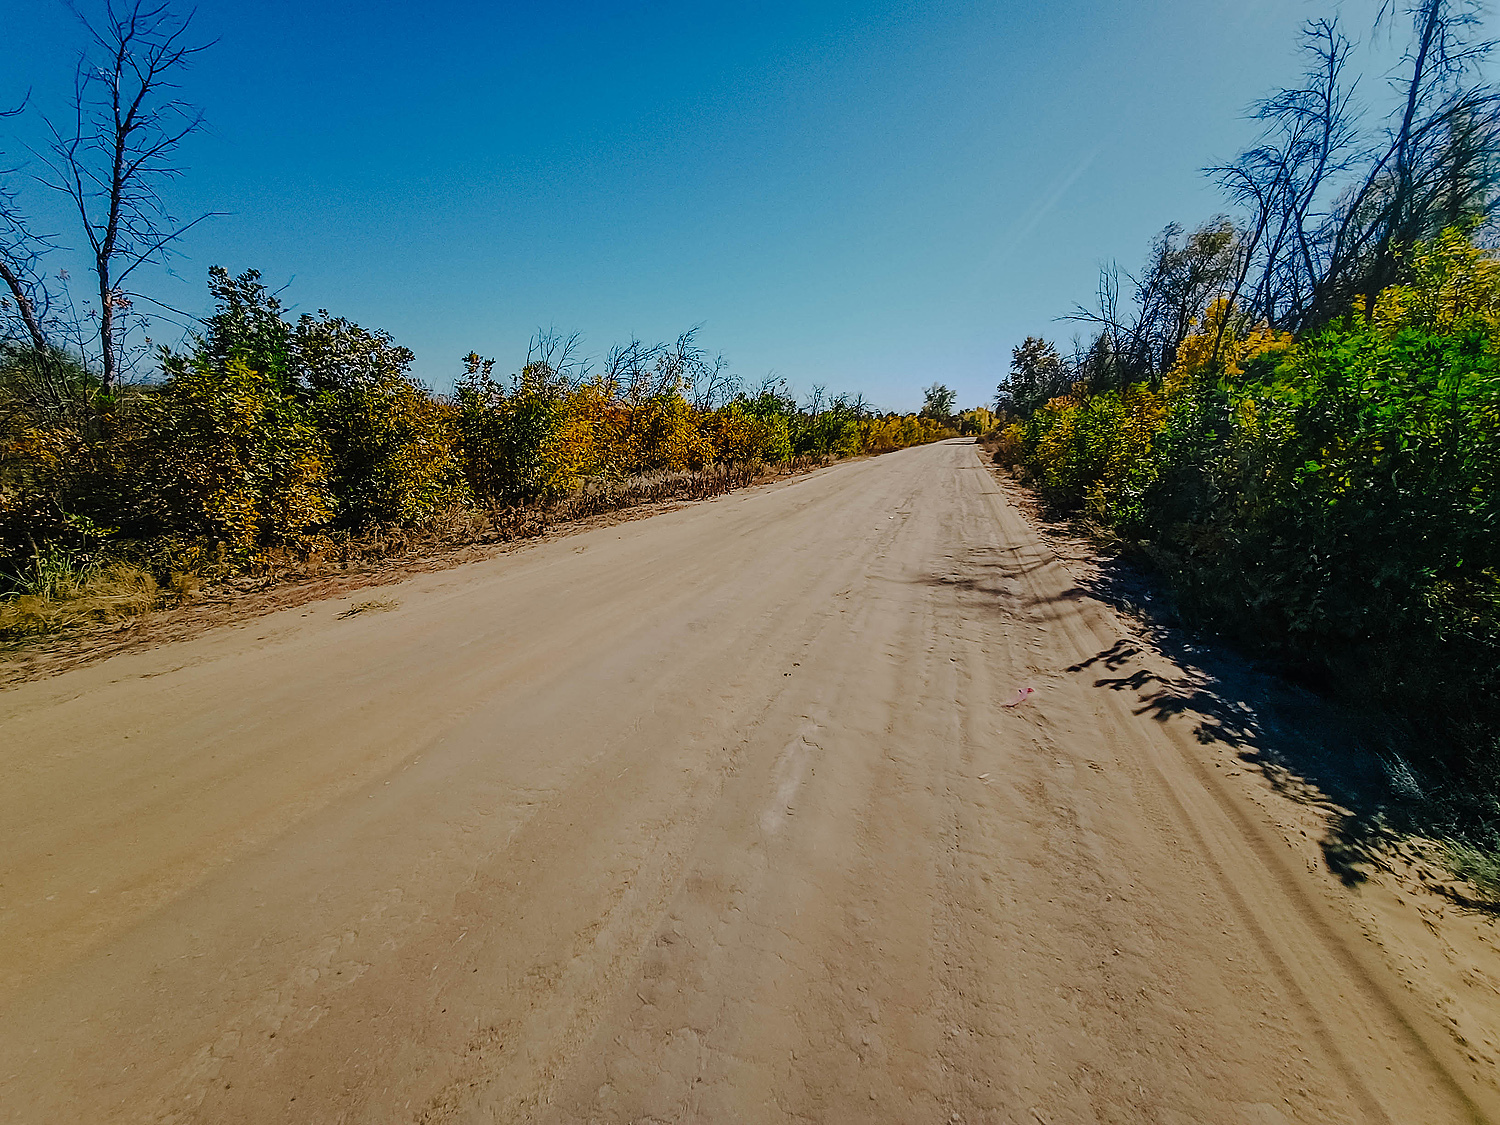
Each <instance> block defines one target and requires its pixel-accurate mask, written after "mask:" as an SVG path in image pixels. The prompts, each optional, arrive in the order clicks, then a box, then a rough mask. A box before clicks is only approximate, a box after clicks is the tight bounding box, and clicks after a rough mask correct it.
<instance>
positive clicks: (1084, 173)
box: [0, 0, 1374, 409]
mask: <svg viewBox="0 0 1500 1125" xmlns="http://www.w3.org/2000/svg"><path fill="white" fill-rule="evenodd" d="M80 2H81V3H82V5H83V7H84V8H85V10H89V8H90V4H91V0H80ZM3 6H4V9H5V10H4V14H3V20H4V26H5V32H4V35H3V36H0V103H3V102H5V101H13V100H14V97H15V95H16V94H17V93H20V92H23V91H24V90H25V89H26V88H27V87H30V88H31V89H32V91H33V97H34V99H35V102H36V104H37V105H38V106H39V107H41V108H43V109H45V110H49V111H54V112H55V111H56V110H57V108H58V107H59V106H60V105H61V104H62V99H63V98H64V97H65V96H66V94H67V92H68V90H69V85H70V78H71V66H72V64H71V58H72V55H73V52H74V51H75V50H76V49H77V47H78V45H79V44H80V42H81V36H80V33H79V30H78V28H77V27H76V24H75V22H74V20H73V17H72V16H71V15H70V14H69V13H68V12H67V10H66V9H65V8H64V6H63V5H62V4H61V3H59V2H57V0H30V2H28V3H22V2H21V0H6V2H5V3H4V5H3ZM1336 6H1337V5H1335V4H1334V3H1333V0H1326V2H1321V3H1315V2H1312V0H1164V2H1152V3H1142V2H1129V0H1126V2H1122V0H1077V2H1072V3H1006V2H992V3H957V2H947V0H930V2H926V3H911V4H897V3H865V4H851V3H823V4H818V3H798V4H775V3H766V4H757V5H744V6H731V5H714V4H689V3H678V2H665V0H657V2H621V3H588V4H583V3H580V4H574V5H563V4H559V5H541V4H524V5H509V4H498V3H497V4H478V3H476V4H456V3H440V2H429V3H426V4H421V5H416V4H390V3H378V2H376V3H362V4H353V3H319V4H308V3H305V2H299V3H286V2H282V0H270V2H256V3H226V2H224V0H203V2H202V3H200V5H199V11H198V16H197V26H198V28H199V31H200V33H201V34H202V35H203V36H204V37H206V38H217V39H218V40H219V42H218V45H217V46H215V47H214V48H212V50H211V51H209V52H208V53H206V54H205V55H203V56H200V60H199V63H198V65H197V66H196V68H195V69H194V70H193V71H192V72H191V73H190V74H189V76H188V78H187V81H186V83H185V89H184V93H185V95H186V96H187V97H189V98H191V99H192V100H194V101H196V102H197V103H199V104H200V105H202V106H203V107H204V109H205V110H206V112H207V114H208V116H209V119H210V122H211V126H212V128H211V130H210V131H209V132H207V133H205V134H203V135H201V136H199V137H197V138H195V139H194V140H193V141H192V142H191V144H190V146H189V148H188V151H187V153H186V160H185V163H187V164H188V166H189V168H190V171H189V174H188V175H187V176H186V177H184V178H183V179H182V180H181V181H180V182H179V183H178V184H176V185H175V186H174V187H173V188H172V189H171V193H170V195H171V198H172V200H173V203H174V206H175V208H176V209H177V211H178V212H179V213H190V212H193V211H195V210H200V209H202V210H207V209H212V210H218V211H227V212H229V213H230V214H229V215H228V217H225V218H221V219H217V220H214V221H212V222H211V223H209V224H207V225H205V226H203V227H202V228H200V229H199V230H198V231H195V232H194V233H193V234H192V235H191V237H190V238H189V239H188V240H187V242H186V243H185V244H184V245H183V247H182V251H183V254H182V256H181V257H179V258H178V259H177V260H176V261H175V262H174V264H173V269H174V271H175V276H165V275H158V276H157V277H156V278H155V279H153V280H151V281H150V282H149V284H148V286H147V287H148V289H149V291H151V292H152V293H154V294H156V295H159V296H161V297H162V298H163V299H166V300H169V301H171V302H173V303H175V304H177V305H179V306H181V307H185V308H188V309H190V310H193V311H203V310H204V309H205V308H206V304H207V301H206V292H205V288H204V280H205V277H206V271H207V269H208V267H209V266H210V265H214V264H222V265H225V266H227V267H229V268H230V269H231V270H233V271H236V272H237V271H239V270H242V269H244V268H246V267H250V266H254V267H257V268H259V269H260V270H261V271H262V272H263V274H264V275H265V277H266V279H267V280H268V281H269V282H271V283H272V284H273V285H281V284H283V283H285V282H288V281H290V282H291V284H290V287H289V288H288V290H287V291H286V293H285V295H284V296H285V299H286V300H287V301H288V302H289V303H290V304H292V305H294V306H296V307H298V308H299V309H301V310H305V311H311V310H315V309H318V308H327V309H329V310H330V311H332V312H333V313H335V314H338V315H343V316H347V317H350V318H351V319H354V320H356V321H359V322H360V323H363V324H366V325H370V326H379V327H383V328H386V329H389V330H390V331H391V332H392V333H394V334H395V336H396V338H397V339H398V340H399V341H401V342H402V343H404V344H406V345H407V346H408V347H411V348H412V349H413V350H414V351H415V352H416V354H417V372H418V374H419V375H421V376H422V377H423V378H424V379H425V380H426V381H427V382H428V383H430V384H431V385H433V386H435V387H437V388H439V389H446V388H447V387H448V386H449V385H451V380H452V378H453V375H454V374H455V373H456V372H457V370H458V369H459V366H460V364H459V357H460V356H461V355H463V354H464V353H466V352H468V351H469V350H471V349H475V350H478V351H480V352H481V353H483V354H486V355H492V356H495V357H497V358H498V359H499V361H500V365H501V366H502V367H504V368H505V369H507V370H513V369H514V368H515V367H516V366H518V365H519V363H520V360H521V357H522V356H523V355H524V352H525V345H526V340H527V338H528V336H529V335H530V334H531V332H533V331H534V330H535V329H536V328H537V327H539V326H547V325H555V326H556V327H558V328H559V329H563V330H568V331H571V330H578V331H581V332H583V333H584V334H585V338H586V345H587V347H588V348H589V349H590V350H592V351H594V352H596V353H597V352H602V351H604V350H605V349H606V348H608V346H609V345H610V344H611V343H613V342H615V341H617V340H620V339H623V338H625V337H627V336H628V335H630V334H631V333H636V334H639V335H641V336H643V337H647V338H662V337H669V336H672V335H675V334H676V333H677V332H678V331H680V330H681V329H683V328H685V327H688V326H690V325H693V324H696V323H699V322H702V323H703V324H704V329H703V340H704V342H705V343H707V344H708V345H709V346H710V347H712V348H715V349H720V350H723V351H724V352H725V353H727V355H728V356H729V358H730V359H731V360H732V361H733V363H734V365H735V367H736V369H737V370H738V371H740V372H741V373H742V374H744V375H745V376H746V377H747V378H751V379H755V378H759V377H760V376H762V375H764V374H765V373H766V372H768V371H771V370H774V371H775V372H777V373H778V374H781V375H784V376H785V377H787V378H788V379H789V380H790V381H791V382H792V383H793V384H794V386H796V387H797V388H799V389H801V390H804V391H805V390H806V389H807V388H808V387H810V386H811V385H812V384H814V383H825V384H827V385H828V386H829V388H830V389H831V390H860V391H863V392H864V393H865V394H866V395H867V396H868V397H869V398H871V399H872V400H873V401H874V402H875V403H876V404H877V405H879V406H881V407H884V408H892V409H913V408H915V407H917V406H918V405H919V404H920V401H921V392H920V388H921V387H922V386H923V385H924V384H926V383H929V382H931V381H933V380H942V381H944V382H947V383H949V384H950V385H951V386H954V387H956V388H957V389H958V391H959V402H960V405H961V406H968V405H974V404H978V403H981V402H984V401H987V400H988V399H989V398H990V397H991V396H992V395H993V391H994V386H995V383H996V381H997V379H998V378H999V377H1000V376H1001V375H1002V374H1003V372H1004V370H1005V368H1006V366H1007V364H1008V361H1009V355H1010V349H1011V347H1012V346H1013V345H1014V344H1016V343H1017V342H1019V341H1020V340H1021V339H1022V338H1023V337H1024V336H1026V335H1028V334H1032V333H1042V334H1046V335H1049V336H1056V337H1060V338H1066V337H1067V336H1069V335H1071V333H1072V331H1073V326H1071V325H1069V324H1060V323H1055V322H1054V318H1055V317H1057V316H1058V315H1059V314H1062V313H1064V312H1066V311H1067V310H1068V309H1069V308H1070V307H1071V306H1072V305H1073V304H1074V303H1075V302H1077V301H1086V300H1088V299H1089V297H1090V295H1091V293H1092V291H1093V288H1094V281H1095V275H1096V272H1097V268H1098V265H1099V263H1100V262H1101V261H1103V260H1105V259H1109V258H1118V259H1120V260H1121V262H1122V264H1125V265H1127V266H1133V265H1135V264H1136V263H1137V262H1139V261H1140V260H1141V258H1142V257H1143V256H1144V254H1145V252H1146V249H1147V245H1148V243H1149V240H1150V238H1151V236H1152V234H1153V233H1154V232H1155V231H1157V230H1158V229H1160V228H1161V227H1162V226H1163V225H1164V224H1165V223H1166V222H1168V221H1169V220H1172V219H1178V220H1181V221H1183V222H1185V223H1188V224H1192V223H1195V222H1197V221H1200V220H1202V219H1205V218H1207V217H1209V216H1211V215H1212V214H1214V213H1215V212H1217V211H1220V210H1222V209H1223V206H1224V205H1223V202H1222V200H1221V199H1220V198H1219V196H1218V195H1217V193H1216V192H1215V190H1214V189H1213V187H1212V186H1211V185H1210V184H1209V183H1207V182H1206V181H1205V179H1204V178H1203V176H1202V175H1201V174H1200V171H1199V169H1200V168H1201V167H1202V166H1204V165H1206V164H1209V163H1211V162H1213V161H1216V160H1220V159H1223V158H1226V157H1228V156H1231V155H1232V154H1233V153H1234V152H1235V151H1236V149H1237V148H1238V147H1239V146H1240V145H1241V144H1242V143H1243V142H1244V141H1245V140H1246V139H1247V137H1248V136H1249V135H1250V127H1249V125H1248V124H1247V123H1246V122H1245V121H1244V120H1243V113H1244V110H1245V108H1246V107H1247V105H1248V104H1249V103H1250V102H1251V101H1252V100H1253V99H1254V98H1256V97H1258V96H1260V95H1261V94H1263V93H1265V92H1266V91H1267V90H1268V89H1269V88H1270V87H1271V86H1273V85H1276V84H1278V83H1279V82H1281V81H1283V80H1285V79H1287V78H1289V77H1290V76H1291V75H1292V74H1294V73H1295V71H1296V70H1297V68H1298V62H1297V60H1296V58H1295V51H1294V48H1295V35H1296V31H1297V28H1298V26H1299V24H1300V22H1301V21H1302V20H1303V19H1305V18H1307V17H1310V16H1316V15H1323V14H1327V13H1329V12H1330V10H1332V9H1333V8H1334V7H1336ZM1342 7H1343V10H1344V16H1345V19H1346V21H1347V23H1348V25H1349V30H1350V31H1351V32H1352V33H1354V34H1356V35H1359V36H1360V37H1362V38H1364V37H1368V32H1369V27H1368V25H1369V21H1370V19H1371V18H1372V16H1373V12H1374V4H1373V2H1356V0H1347V2H1346V3H1344V4H1343V5H1342ZM1373 92H1374V91H1372V93H1373ZM6 124H11V125H14V129H13V132H20V133H22V134H25V135H29V136H33V137H34V136H35V133H34V131H33V130H34V126H35V122H32V123H30V124H26V123H22V124H15V123H6ZM5 147H6V148H7V149H9V150H11V151H12V152H14V151H15V147H16V146H15V144H14V143H13V142H9V143H6V145H5ZM28 196H29V198H30V200H31V201H32V202H33V204H34V206H35V209H36V210H39V211H45V210H46V209H47V208H48V207H51V206H52V205H51V204H50V203H48V202H47V201H45V200H44V199H43V198H42V197H41V195H40V193H39V192H38V191H29V192H28ZM49 222H50V224H51V225H52V226H53V227H55V228H56V229H61V230H62V231H63V232H64V234H67V233H68V232H67V228H66V227H65V226H63V225H62V220H60V219H55V218H53V219H49Z"/></svg>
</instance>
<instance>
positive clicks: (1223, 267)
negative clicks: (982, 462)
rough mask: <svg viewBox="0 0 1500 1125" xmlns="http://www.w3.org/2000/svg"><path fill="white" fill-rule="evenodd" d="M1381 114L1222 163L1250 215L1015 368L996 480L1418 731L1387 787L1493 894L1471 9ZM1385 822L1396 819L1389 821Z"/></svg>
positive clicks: (1113, 286) (1496, 324)
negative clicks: (1135, 554)
mask: <svg viewBox="0 0 1500 1125" xmlns="http://www.w3.org/2000/svg"><path fill="white" fill-rule="evenodd" d="M1398 18H1399V19H1406V20H1409V29H1410V40H1409V45H1408V48H1407V51H1406V54H1405V58H1404V60H1403V62H1402V64H1401V67H1400V70H1399V71H1398V72H1397V73H1396V74H1394V75H1391V76H1387V77H1388V78H1389V82H1388V83H1387V84H1385V85H1384V86H1382V84H1381V80H1380V77H1379V76H1369V77H1367V78H1365V80H1364V81H1363V82H1360V83H1359V91H1360V93H1361V95H1374V94H1376V93H1377V92H1378V91H1380V90H1381V89H1387V90H1390V91H1391V92H1392V93H1393V95H1394V97H1393V101H1392V104H1391V106H1390V107H1389V112H1388V113H1387V114H1385V115H1384V116H1379V115H1378V113H1377V110H1378V107H1372V108H1370V109H1367V110H1365V111H1364V112H1361V109H1360V106H1359V103H1358V102H1357V101H1356V98H1355V93H1354V92H1355V86H1356V79H1357V76H1355V75H1352V74H1350V73H1349V65H1350V59H1351V57H1352V54H1353V46H1352V44H1351V42H1350V40H1349V39H1348V38H1346V36H1345V33H1344V31H1343V30H1342V29H1341V27H1340V25H1339V23H1338V21H1336V20H1318V21H1313V22H1311V23H1309V24H1308V25H1307V27H1306V30H1305V34H1304V41H1303V48H1304V50H1305V53H1306V58H1307V60H1308V67H1307V71H1306V76H1305V81H1304V82H1302V83H1301V84H1299V85H1297V86H1295V87H1294V88H1289V89H1284V90H1280V91H1277V92H1276V93H1274V94H1273V95H1271V96H1270V97H1269V98H1267V99H1266V100H1265V101H1263V102H1261V103H1259V104H1258V105H1257V106H1256V108H1255V110H1254V116H1255V118H1256V119H1258V120H1259V121H1260V122H1261V123H1262V125H1263V126H1264V132H1263V134H1262V136H1261V137H1260V139H1259V141H1258V142H1257V143H1256V144H1255V145H1254V146H1252V147H1251V148H1250V149H1249V150H1248V151H1246V152H1245V153H1243V154H1241V155H1240V156H1239V157H1238V158H1236V159H1235V160H1233V161H1232V162H1230V163H1228V164H1226V165H1224V166H1222V167H1219V168H1215V169H1212V170H1211V173H1212V174H1213V175H1214V176H1215V177H1216V178H1217V180H1218V181H1219V182H1220V183H1221V185H1222V186H1223V187H1224V188H1225V190H1226V191H1227V193H1228V195H1229V197H1230V199H1231V200H1232V202H1233V204H1234V206H1235V210H1234V212H1233V213H1232V214H1231V215H1230V216H1220V217H1218V218H1215V219H1213V220H1212V221H1210V222H1208V223H1206V224H1204V225H1202V226H1200V227H1199V228H1198V229H1196V230H1194V231H1192V232H1190V233H1185V232H1184V230H1183V228H1181V227H1178V226H1176V225H1173V226H1170V227H1168V228H1167V229H1166V230H1165V231H1164V232H1163V233H1162V234H1161V236H1160V237H1159V238H1158V239H1157V241H1156V243H1155V245H1154V246H1153V247H1152V248H1151V253H1150V256H1149V258H1148V261H1147V263H1146V265H1145V267H1144V268H1143V269H1142V270H1141V271H1140V272H1139V274H1138V275H1123V276H1122V275H1121V273H1120V272H1119V271H1118V270H1117V269H1115V268H1113V267H1110V268H1107V269H1106V270H1104V271H1103V273H1102V276H1101V278H1100V283H1099V295H1098V302H1097V304H1096V305H1095V306H1094V307H1092V308H1079V309H1077V310H1075V311H1074V312H1073V314H1072V315H1071V317H1069V318H1068V319H1072V320H1074V321H1076V322H1081V323H1084V324H1086V325H1088V326H1089V329H1090V331H1089V333H1088V334H1087V335H1086V336H1085V337H1082V338H1075V340H1074V344H1073V347H1072V348H1071V349H1070V352H1071V354H1066V355H1065V354H1062V353H1061V352H1060V351H1059V350H1058V348H1057V347H1056V346H1054V345H1053V344H1052V343H1050V342H1048V341H1046V340H1044V339H1042V338H1040V337H1033V338H1030V339H1028V340H1026V341H1025V342H1024V343H1023V344H1021V345H1020V346H1018V347H1017V348H1016V349H1015V351H1014V354H1013V361H1012V367H1011V371H1010V374H1009V377H1008V378H1007V379H1006V380H1005V381H1004V382H1003V383H1002V384H1001V385H1000V388H999V393H998V399H997V403H996V409H997V412H999V413H1000V414H1001V415H1002V416H1003V417H1002V418H1001V420H1000V421H999V423H998V424H997V425H996V426H995V427H993V428H992V429H991V430H990V431H989V436H988V439H987V444H988V445H989V447H990V448H991V449H993V450H994V451H995V454H994V455H995V459H996V461H998V462H1000V463H1002V464H1005V465H1009V466H1011V467H1013V468H1014V469H1015V470H1016V471H1017V473H1018V474H1019V475H1020V476H1021V477H1022V478H1023V479H1024V480H1026V481H1028V482H1030V483H1031V484H1032V485H1034V486H1035V487H1036V488H1037V489H1038V490H1039V492H1040V493H1041V495H1042V496H1043V497H1044V498H1045V499H1046V500H1047V501H1048V502H1049V503H1050V504H1051V505H1053V506H1054V507H1055V508H1056V509H1058V510H1061V511H1065V512H1073V513H1077V514H1078V515H1079V516H1080V517H1082V518H1085V519H1086V520H1088V521H1090V522H1091V523H1092V524H1093V525H1094V526H1095V527H1096V528H1098V529H1100V530H1103V531H1106V532H1107V533H1108V534H1110V535H1112V536H1114V537H1118V538H1120V539H1123V540H1125V541H1126V542H1128V543H1130V544H1133V545H1135V546H1136V547H1138V548H1139V550H1140V551H1141V552H1142V553H1144V554H1145V555H1146V556H1149V558H1150V560H1151V561H1152V562H1153V563H1154V564H1155V565H1156V566H1157V567H1158V568H1159V569H1160V570H1161V571H1162V572H1164V573H1165V574H1166V575H1167V576H1169V577H1170V579H1171V581H1172V583H1173V585H1174V586H1175V589H1176V592H1177V598H1178V602H1179V605H1180V607H1181V609H1182V611H1183V612H1184V614H1185V615H1186V616H1188V617H1189V619H1192V620H1196V621H1197V622H1199V623H1201V624H1205V625H1208V626H1211V627H1212V628H1214V629H1215V630H1217V631H1219V632H1221V633H1223V634H1226V635H1228V636H1230V637H1232V638H1234V639H1235V640H1236V641H1238V642H1240V643H1241V644H1242V645H1245V646H1247V647H1249V648H1251V649H1252V650H1254V651H1257V652H1260V653H1262V654H1266V655H1269V656H1271V657H1273V658H1275V659H1276V660H1277V661H1278V662H1279V663H1280V664H1281V666H1283V667H1284V668H1287V669H1289V670H1291V671H1292V672H1293V673H1295V674H1297V675H1298V676H1300V677H1301V678H1302V679H1304V680H1305V681H1310V682H1313V683H1315V684H1316V685H1317V686H1319V687H1321V688H1324V689H1326V690H1333V691H1336V692H1339V693H1341V694H1342V695H1343V696H1344V697H1345V698H1346V699H1348V700H1350V701H1352V702H1353V703H1354V704H1355V705H1356V706H1359V707H1361V708H1365V709H1369V708H1375V709H1379V710H1380V711H1383V712H1384V713H1385V714H1387V715H1389V716H1392V717H1393V718H1394V719H1395V720H1398V721H1404V722H1405V723H1406V724H1407V726H1408V734H1409V735H1410V736H1411V737H1410V739H1409V740H1407V741H1406V743H1405V744H1406V745H1408V746H1411V745H1415V746H1418V747H1421V748H1422V753H1421V756H1420V757H1419V758H1418V759H1417V760H1414V761H1405V760H1403V759H1401V758H1393V764H1392V768H1391V772H1392V780H1393V783H1394V784H1395V787H1396V788H1397V789H1398V790H1400V791H1401V792H1403V793H1404V794H1405V795H1406V796H1408V797H1409V798H1411V801H1410V802H1408V807H1416V806H1420V808H1421V810H1422V815H1423V817H1424V818H1425V824H1426V826H1427V827H1429V828H1432V827H1433V826H1434V825H1435V826H1436V829H1437V830H1438V831H1440V832H1441V833H1443V834H1445V835H1446V836H1447V837H1448V839H1449V840H1450V841H1451V843H1450V852H1451V858H1452V859H1453V861H1454V863H1455V866H1456V867H1457V868H1458V869H1460V871H1461V873H1465V874H1468V875H1469V876H1471V877H1473V878H1474V879H1475V880H1476V881H1477V882H1480V883H1481V884H1484V885H1487V886H1488V887H1489V889H1490V890H1491V891H1496V892H1500V863H1497V861H1496V859H1495V857H1496V856H1497V855H1500V259H1497V255H1496V252H1495V251H1494V250H1492V249H1489V247H1491V246H1493V245H1494V244H1495V234H1496V229H1495V226H1494V223H1493V220H1494V218H1495V215H1496V199H1497V193H1496V185H1497V174H1500V93H1497V90H1496V88H1495V87H1494V86H1493V85H1491V84H1490V83H1489V82H1488V81H1487V80H1486V79H1485V77H1484V74H1483V64H1484V62H1485V60H1486V59H1487V57H1488V56H1489V54H1490V52H1491V48H1492V44H1491V43H1490V42H1488V41H1486V40H1484V39H1483V38H1482V31H1483V28H1482V26H1481V23H1480V12H1479V9H1478V7H1477V6H1475V5H1470V4H1467V3H1461V2H1450V0H1420V2H1419V3H1414V4H1412V5H1411V7H1410V8H1409V9H1406V10H1404V11H1402V12H1397V11H1396V10H1395V9H1393V8H1391V7H1389V6H1388V7H1386V8H1385V9H1383V10H1382V15H1381V20H1382V24H1381V26H1380V27H1379V29H1378V31H1379V33H1381V34H1385V33H1386V32H1388V31H1389V30H1391V28H1392V26H1393V24H1392V22H1391V21H1394V20H1397V19H1398ZM1393 815H1394V814H1393Z"/></svg>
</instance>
